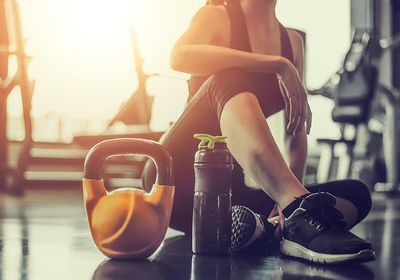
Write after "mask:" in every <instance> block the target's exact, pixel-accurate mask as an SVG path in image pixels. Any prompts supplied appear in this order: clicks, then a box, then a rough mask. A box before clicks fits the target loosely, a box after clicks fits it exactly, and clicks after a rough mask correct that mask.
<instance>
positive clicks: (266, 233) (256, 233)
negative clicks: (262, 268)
mask: <svg viewBox="0 0 400 280" xmlns="http://www.w3.org/2000/svg"><path fill="white" fill-rule="evenodd" d="M274 230H275V228H274V226H273V225H272V224H270V223H268V221H267V219H266V217H265V219H263V218H261V216H260V215H258V214H256V213H254V212H253V211H252V210H250V209H249V208H247V207H245V206H241V205H235V206H233V207H232V237H231V251H232V252H238V251H243V250H244V249H246V248H250V247H252V246H251V245H254V244H255V243H260V245H261V244H262V245H261V246H263V247H266V244H265V242H266V241H267V239H269V238H270V239H272V237H273V233H274ZM265 249H266V248H265ZM252 250H253V249H252ZM253 251H254V250H253Z"/></svg>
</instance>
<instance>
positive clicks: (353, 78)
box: [310, 29, 400, 191]
mask: <svg viewBox="0 0 400 280" xmlns="http://www.w3.org/2000/svg"><path fill="white" fill-rule="evenodd" d="M399 41H400V38H395V39H394V40H393V41H390V42H389V41H388V40H381V39H378V38H374V37H373V36H372V34H371V32H370V31H369V30H364V29H358V30H356V31H355V33H354V37H353V41H352V44H351V48H350V50H349V52H348V53H347V55H346V58H345V61H344V66H343V68H342V69H340V70H339V71H338V72H337V73H336V74H335V75H334V76H333V77H332V78H331V79H330V80H329V81H328V82H327V83H326V84H325V85H324V86H323V87H322V88H321V89H319V90H316V91H311V92H310V94H314V95H315V94H318V95H322V96H325V97H327V98H330V99H333V100H334V101H335V107H334V109H333V111H332V120H333V121H334V122H336V123H338V124H340V127H341V130H340V131H341V137H340V139H318V140H317V141H318V142H319V143H320V144H321V145H322V146H325V147H327V149H326V150H325V151H322V153H321V158H320V162H319V166H318V171H317V181H318V182H325V181H327V180H331V179H343V178H348V177H353V178H354V177H355V178H356V179H361V180H362V181H364V182H365V183H367V184H368V185H369V186H370V187H373V186H374V187H375V190H382V191H398V190H399V186H398V185H399V179H400V178H399V175H400V162H399V157H400V153H399V152H400V150H399V149H398V143H399V136H400V127H399V124H398V123H399V120H400V112H399V110H400V93H399V92H398V91H397V90H396V89H394V88H391V87H389V86H386V85H383V84H379V83H378V80H379V75H378V70H377V66H376V65H378V63H379V60H380V58H381V56H382V53H383V52H384V51H386V50H392V49H394V48H396V47H397V46H398V44H399ZM349 126H353V128H354V132H353V135H352V136H351V137H348V136H346V135H347V132H348V130H347V131H346V129H347V128H348V127H349ZM361 136H363V137H361ZM362 140H364V141H367V143H358V142H359V141H362ZM337 144H344V145H345V146H346V150H347V151H346V153H344V154H342V155H340V156H339V157H338V158H339V160H338V163H337V168H336V172H334V171H335V168H334V164H333V163H334V161H335V158H336V155H335V147H336V145H337ZM357 145H358V147H359V148H361V150H362V153H361V155H360V154H358V155H355V154H354V153H353V151H354V150H355V149H356V148H357ZM382 155H384V156H382ZM355 163H358V170H357V172H358V174H357V176H352V175H353V173H354V172H355V170H353V167H354V166H355ZM382 165H384V167H383V168H382ZM382 169H383V170H385V171H383V172H382ZM353 171H354V172H353ZM383 173H386V174H383ZM379 177H384V178H383V179H382V178H379ZM381 181H384V182H381Z"/></svg>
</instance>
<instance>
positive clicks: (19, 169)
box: [0, 0, 35, 195]
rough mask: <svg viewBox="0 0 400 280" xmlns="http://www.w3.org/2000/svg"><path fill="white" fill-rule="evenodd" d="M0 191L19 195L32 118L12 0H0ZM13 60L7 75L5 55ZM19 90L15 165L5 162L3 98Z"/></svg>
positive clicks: (24, 58)
mask: <svg viewBox="0 0 400 280" xmlns="http://www.w3.org/2000/svg"><path fill="white" fill-rule="evenodd" d="M0 29H1V30H0V127H1V130H0V190H7V191H8V192H9V193H11V194H15V195H20V194H22V192H23V190H22V188H21V183H22V179H23V178H24V172H25V169H26V165H27V161H28V158H29V151H30V149H31V146H32V120H31V116H30V111H31V101H32V94H33V89H34V85H35V83H34V81H30V80H29V77H28V62H29V59H30V57H28V56H27V55H25V51H24V46H25V40H24V38H23V35H22V28H21V20H20V13H19V7H18V4H17V2H16V1H15V0H7V1H4V0H3V1H0ZM11 55H13V56H15V57H16V59H17V71H16V73H15V75H14V77H8V58H9V57H10V56H11ZM17 86H18V87H19V88H20V91H21V99H22V108H23V119H24V127H25V137H24V141H23V143H22V148H21V150H20V152H19V156H18V160H17V166H16V167H15V168H12V167H10V166H9V164H8V150H9V141H8V139H7V98H8V95H9V94H10V93H11V91H12V90H13V89H14V88H15V87H17Z"/></svg>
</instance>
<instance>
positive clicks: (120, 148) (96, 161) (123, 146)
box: [83, 138, 173, 186]
mask: <svg viewBox="0 0 400 280" xmlns="http://www.w3.org/2000/svg"><path fill="white" fill-rule="evenodd" d="M129 154H130V155H132V154H136V155H144V156H147V157H149V158H150V159H151V160H153V162H154V163H155V165H156V168H157V174H158V175H157V181H158V184H159V185H165V186H173V166H172V158H171V155H170V154H169V152H168V151H167V149H166V148H165V147H164V146H163V145H161V144H159V143H158V142H155V141H152V140H146V139H138V138H117V139H111V140H105V141H102V142H100V143H98V144H96V145H95V146H93V147H92V148H91V149H90V151H89V152H88V154H87V156H86V159H85V165H84V170H83V175H84V178H85V179H94V180H101V179H102V174H101V170H102V168H101V167H102V164H103V162H104V161H105V160H106V159H107V158H108V157H110V156H115V155H129Z"/></svg>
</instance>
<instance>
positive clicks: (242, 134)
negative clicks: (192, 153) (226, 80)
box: [220, 92, 309, 208]
mask: <svg viewBox="0 0 400 280" xmlns="http://www.w3.org/2000/svg"><path fill="white" fill-rule="evenodd" d="M220 126H221V131H222V134H223V135H224V136H227V137H228V139H227V145H228V148H229V150H230V151H231V153H232V155H233V156H234V157H235V159H236V160H237V161H238V163H239V164H240V165H241V166H242V168H243V170H244V171H245V172H246V173H247V174H249V175H250V176H251V178H252V179H253V180H255V182H256V183H257V184H258V185H259V186H260V187H261V188H262V189H263V190H264V191H265V192H266V193H267V194H268V196H270V197H271V198H272V199H273V200H274V201H275V202H276V203H278V204H279V206H280V207H282V208H285V207H286V206H287V205H289V204H290V203H291V202H292V201H293V200H294V199H295V198H296V197H300V196H302V195H304V194H307V193H309V192H308V191H307V189H306V188H305V187H304V186H303V185H302V184H301V183H300V182H299V181H298V180H297V178H296V177H295V176H294V174H293V173H292V172H291V171H290V169H289V167H288V166H287V164H286V163H285V160H284V159H283V156H282V154H281V153H280V151H279V148H278V146H277V145H276V143H275V141H274V138H273V136H272V134H271V131H270V130H269V127H268V125H267V123H266V121H265V117H264V114H263V112H262V110H261V108H260V105H259V103H258V100H257V98H256V96H255V95H253V94H252V93H251V92H243V93H240V94H237V95H235V96H234V97H232V98H231V99H229V101H228V102H227V103H226V104H225V106H224V108H223V110H222V113H221V121H220Z"/></svg>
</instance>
